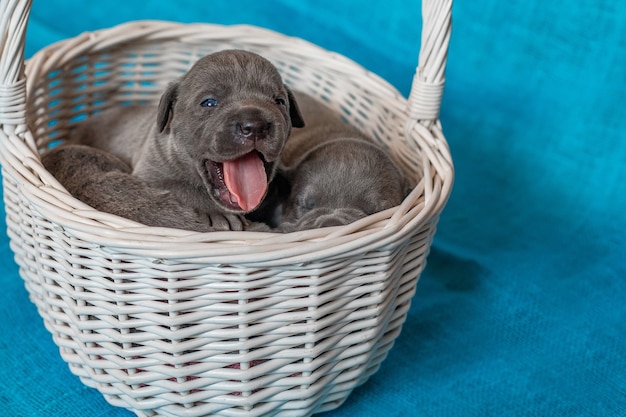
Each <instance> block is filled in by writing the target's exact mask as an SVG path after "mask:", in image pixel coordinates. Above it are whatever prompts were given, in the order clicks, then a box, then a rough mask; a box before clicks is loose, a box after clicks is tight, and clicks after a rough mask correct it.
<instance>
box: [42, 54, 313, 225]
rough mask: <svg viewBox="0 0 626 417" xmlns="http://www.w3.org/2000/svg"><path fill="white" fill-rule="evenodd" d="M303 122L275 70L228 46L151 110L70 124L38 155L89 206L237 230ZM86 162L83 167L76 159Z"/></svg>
mask: <svg viewBox="0 0 626 417" xmlns="http://www.w3.org/2000/svg"><path fill="white" fill-rule="evenodd" d="M303 125H304V122H303V120H302V117H301V116H300V112H299V110H298V107H297V104H296V103H295V100H294V99H293V97H292V95H291V92H290V91H289V90H288V89H287V87H286V86H285V85H284V84H283V81H282V79H281V76H280V74H279V73H278V71H277V70H276V68H275V67H274V66H273V65H272V64H271V63H270V62H269V61H268V60H266V59H264V58H262V57H261V56H259V55H257V54H254V53H250V52H246V51H240V50H228V51H221V52H217V53H214V54H211V55H207V56H206V57H204V58H202V59H200V60H199V61H198V62H197V63H195V64H194V66H193V67H192V68H191V70H190V71H189V72H188V73H187V74H185V75H184V76H182V77H181V78H180V79H178V80H177V81H175V82H173V83H172V84H170V85H169V87H168V88H167V90H166V91H165V93H164V94H163V96H162V97H161V101H160V103H159V105H158V108H156V107H151V106H134V107H117V108H114V109H111V110H107V111H104V112H102V113H100V114H98V115H95V116H92V117H90V118H88V119H87V120H85V121H84V122H81V123H79V124H78V125H77V128H76V129H75V131H74V132H73V133H72V134H71V136H70V139H69V140H68V143H69V144H64V145H62V146H60V147H58V148H53V149H52V150H50V151H49V152H48V153H46V154H44V156H43V157H42V162H43V164H44V166H46V168H47V169H48V170H49V171H50V172H51V173H52V174H53V175H54V176H55V177H57V179H59V181H60V182H62V183H63V185H64V186H65V187H66V188H67V189H68V191H69V192H70V193H71V194H72V195H74V196H75V197H77V196H79V195H80V196H81V197H82V199H83V200H85V201H89V202H90V204H91V205H92V206H94V207H95V208H96V209H99V210H102V211H107V212H109V213H113V214H118V215H121V216H125V217H128V218H130V219H132V220H136V221H138V222H141V223H144V224H147V225H149V226H164V227H177V228H183V229H190V230H198V231H212V230H241V229H242V228H244V224H245V221H244V218H243V216H242V214H244V213H246V212H249V211H251V210H253V209H255V208H256V207H257V206H259V204H260V203H261V202H262V200H263V199H264V198H265V195H266V193H267V190H268V184H269V183H270V181H272V179H273V177H274V174H275V171H276V166H277V162H278V158H279V156H280V153H281V151H282V150H283V147H284V145H285V142H286V140H287V138H288V136H289V134H290V132H291V128H292V126H295V127H301V126H303ZM84 145H87V146H84ZM107 153H108V154H110V155H107ZM89 161H92V167H93V168H92V169H90V168H89V166H77V164H80V163H83V164H85V163H89ZM93 161H96V163H93ZM111 171H113V173H111V174H109V175H108V176H106V179H107V181H104V178H102V179H99V178H100V177H103V175H104V174H106V173H107V172H111ZM87 180H88V181H87ZM189 220H191V221H189Z"/></svg>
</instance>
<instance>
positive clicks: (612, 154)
mask: <svg viewBox="0 0 626 417" xmlns="http://www.w3.org/2000/svg"><path fill="white" fill-rule="evenodd" d="M453 16H454V29H453V37H452V43H451V46H450V55H449V65H448V71H447V84H446V93H445V97H444V103H443V108H442V122H443V124H444V129H445V133H446V136H447V139H448V141H449V143H450V146H451V149H452V152H453V157H454V160H455V165H456V173H457V177H456V184H455V188H454V191H453V195H452V197H451V199H450V202H449V205H448V206H447V208H446V210H445V212H444V214H443V215H442V218H441V221H440V226H439V231H438V234H437V235H436V238H435V242H434V246H433V250H432V253H431V255H430V258H429V264H428V267H427V269H426V271H425V273H424V274H423V276H422V279H421V281H420V283H419V285H418V291H417V295H416V298H415V299H414V303H413V306H412V308H411V310H410V313H409V317H408V320H407V322H406V324H405V327H404V330H403V333H402V334H401V336H400V337H399V338H398V340H397V343H396V345H395V347H394V348H393V349H392V351H391V352H390V355H389V357H388V359H387V360H386V361H385V362H384V363H383V366H382V368H381V370H380V371H379V372H378V373H377V374H375V376H374V377H372V378H371V379H370V381H369V382H368V383H367V384H365V385H364V386H362V387H360V388H358V389H357V390H355V392H354V393H353V394H352V396H351V397H350V398H349V399H348V401H347V402H346V403H345V404H344V405H343V406H342V407H341V408H340V409H338V410H336V411H333V412H329V413H327V415H328V416H332V417H344V416H346V417H347V416H360V417H369V416H385V417H390V416H413V415H415V416H463V417H467V416H480V417H482V416H555V417H565V416H624V415H626V279H625V278H626V233H625V231H626V214H624V212H625V210H626V185H625V184H626V107H625V105H624V101H625V100H626V26H625V25H624V21H625V20H626V2H624V1H611V0H581V1H578V2H569V3H567V4H566V2H546V1H543V0H527V1H524V2H506V1H501V0H475V1H457V3H455V7H454V12H453ZM134 19H167V20H175V21H183V22H189V21H206V22H213V23H227V24H230V23H251V24H256V25H259V26H264V27H268V28H271V29H275V30H278V31H281V32H283V33H286V34H290V35H296V36H300V37H303V38H306V39H308V40H310V41H313V42H315V43H317V44H319V45H321V46H324V47H326V48H329V49H332V50H335V51H338V52H340V53H342V54H344V55H347V56H349V57H350V58H352V59H354V60H356V61H358V62H359V63H361V64H363V65H364V66H366V67H367V68H369V69H370V70H372V71H374V72H376V73H378V74H380V75H381V76H382V77H384V78H386V79H387V80H389V81H390V82H391V83H393V84H394V85H396V86H397V87H398V88H399V89H400V91H402V92H403V93H404V94H407V93H408V91H409V87H410V82H411V79H412V75H413V71H414V67H415V63H416V59H417V49H418V45H419V36H420V35H419V33H420V26H421V24H420V22H421V19H420V4H419V2H410V1H407V0H385V1H381V0H370V1H364V2H363V1H347V2H338V1H332V0H322V1H315V2H313V1H312V0H269V1H263V2H261V1H257V0H244V1H239V0H233V1H229V2H218V1H213V2H197V1H191V0H177V1H171V2H170V1H142V2H130V1H120V0H110V1H107V2H95V1H94V2H80V5H79V3H78V2H76V1H69V0H65V1H64V0H45V1H39V2H37V1H36V2H35V4H34V7H33V11H32V16H31V21H30V26H29V31H28V39H27V55H31V54H32V53H33V52H35V51H36V50H38V49H39V48H41V47H44V46H46V45H47V44H49V43H51V42H53V41H56V40H60V39H64V38H67V37H71V36H74V35H76V34H78V33H80V32H82V31H85V30H93V29H98V28H103V27H108V26H111V25H113V24H116V23H121V22H124V21H128V20H134ZM2 217H4V216H2ZM0 268H1V269H0V275H1V276H0V281H1V286H2V289H3V290H2V291H1V292H0V310H1V311H2V315H1V317H2V322H1V324H0V326H2V329H1V331H0V353H1V359H2V360H1V361H0V403H1V404H2V407H1V409H2V411H1V412H0V414H2V415H7V416H23V417H28V416H68V417H84V416H90V417H93V416H107V417H121V416H130V415H131V414H130V413H129V412H127V411H125V410H122V409H117V408H114V407H112V406H109V405H108V404H107V403H106V402H105V401H104V400H103V399H102V397H101V396H100V394H98V393H97V392H96V391H95V390H92V389H89V388H86V387H84V386H83V385H82V384H81V383H80V382H79V380H78V378H76V377H74V376H73V375H71V373H70V372H69V370H68V369H67V366H66V365H65V364H64V363H63V362H62V361H61V359H60V356H59V354H58V351H57V348H56V346H55V345H54V344H53V343H52V341H51V338H50V336H49V334H48V333H47V332H46V331H45V329H44V327H43V324H42V321H41V319H40V318H39V316H38V315H37V313H36V310H35V307H34V305H32V304H31V303H30V302H29V301H28V298H27V294H26V291H25V290H24V288H23V284H22V281H21V279H20V278H19V276H18V273H17V267H16V266H15V264H14V263H13V260H12V254H11V252H10V250H9V247H8V240H7V238H6V237H2V239H1V240H0Z"/></svg>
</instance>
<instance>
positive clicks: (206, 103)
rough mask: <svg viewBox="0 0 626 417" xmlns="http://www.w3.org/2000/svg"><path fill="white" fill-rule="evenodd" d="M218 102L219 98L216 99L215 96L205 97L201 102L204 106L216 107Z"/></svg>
mask: <svg viewBox="0 0 626 417" xmlns="http://www.w3.org/2000/svg"><path fill="white" fill-rule="evenodd" d="M217 104H218V103H217V100H215V99H214V98H207V99H204V100H203V101H202V103H200V105H201V106H202V107H216V106H217Z"/></svg>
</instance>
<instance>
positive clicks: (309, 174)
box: [274, 92, 408, 232]
mask: <svg viewBox="0 0 626 417" xmlns="http://www.w3.org/2000/svg"><path fill="white" fill-rule="evenodd" d="M294 96H295V98H296V101H297V102H298V106H299V108H300V111H301V112H302V115H303V116H304V118H305V120H306V123H307V124H306V127H304V128H302V129H294V130H293V132H292V134H291V137H290V139H289V141H288V142H287V145H286V146H285V150H284V151H283V154H282V156H281V168H280V172H281V174H282V175H284V176H285V177H286V179H287V180H288V182H289V183H290V185H291V191H290V193H289V196H288V197H287V198H286V200H285V201H284V202H283V203H282V204H281V205H279V209H278V212H277V213H276V214H277V216H278V218H277V219H274V221H276V222H277V223H278V226H277V229H278V230H279V231H282V232H291V231H297V230H304V229H312V228H318V227H327V226H338V225H344V224H348V223H351V222H353V221H355V220H357V219H360V218H362V217H365V216H367V215H370V214H373V213H376V212H379V211H382V210H385V209H388V208H391V207H394V206H396V205H398V204H400V203H401V202H402V200H403V198H404V197H405V196H406V194H407V191H408V187H407V184H406V181H405V179H404V176H403V175H402V172H401V171H400V169H399V168H398V167H397V166H396V164H395V163H394V162H393V161H392V160H391V158H390V157H389V155H388V154H387V153H386V152H385V151H383V149H381V148H380V147H378V146H377V145H375V144H374V143H373V142H372V141H371V140H370V139H369V138H368V137H367V136H365V135H364V134H363V133H361V132H360V131H358V130H357V129H355V128H353V127H351V126H349V125H348V124H346V123H344V122H343V121H342V120H341V118H340V117H339V115H338V114H337V113H336V112H334V111H333V110H332V109H330V108H329V107H328V106H326V105H325V104H323V102H321V101H319V100H316V99H315V98H313V97H311V96H309V95H306V94H304V93H300V92H294Z"/></svg>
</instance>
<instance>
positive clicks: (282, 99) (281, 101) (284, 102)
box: [274, 98, 287, 106]
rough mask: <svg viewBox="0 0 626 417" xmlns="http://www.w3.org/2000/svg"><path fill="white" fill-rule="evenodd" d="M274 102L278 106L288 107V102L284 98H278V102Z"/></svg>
mask: <svg viewBox="0 0 626 417" xmlns="http://www.w3.org/2000/svg"><path fill="white" fill-rule="evenodd" d="M274 102H275V103H276V104H278V105H279V106H286V105H287V100H285V99H284V98H277V99H276V100H274Z"/></svg>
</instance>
